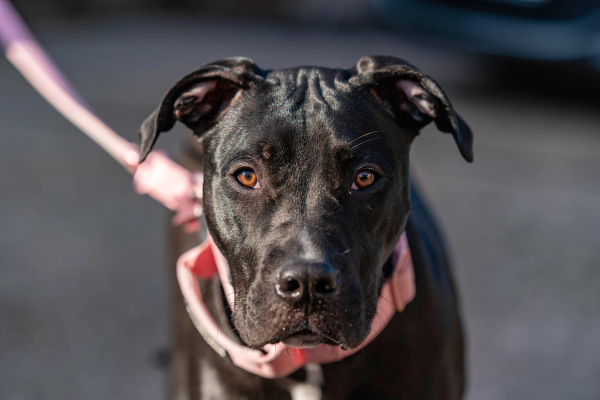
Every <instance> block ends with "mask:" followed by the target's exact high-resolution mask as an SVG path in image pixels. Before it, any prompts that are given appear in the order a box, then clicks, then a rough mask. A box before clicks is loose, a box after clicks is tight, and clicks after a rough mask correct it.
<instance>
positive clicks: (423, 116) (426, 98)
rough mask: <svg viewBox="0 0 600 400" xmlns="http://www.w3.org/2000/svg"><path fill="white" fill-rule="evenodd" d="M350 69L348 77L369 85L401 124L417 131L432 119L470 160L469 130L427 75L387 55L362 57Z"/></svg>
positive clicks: (470, 139) (446, 97)
mask: <svg viewBox="0 0 600 400" xmlns="http://www.w3.org/2000/svg"><path fill="white" fill-rule="evenodd" d="M351 72H352V75H353V77H352V78H351V80H352V81H354V82H355V83H356V84H358V85H362V86H366V87H368V88H370V89H371V90H372V92H373V94H374V95H375V96H376V97H377V99H378V100H380V101H381V102H382V103H383V104H384V105H385V107H386V108H387V109H388V111H389V112H390V113H391V114H392V115H393V116H394V117H395V118H396V119H397V120H398V122H399V123H400V124H401V125H403V126H407V127H409V128H413V129H414V130H416V131H418V130H419V129H421V128H422V127H423V126H425V125H427V124H428V123H429V122H431V121H435V124H436V126H437V127H438V129H439V130H440V131H442V132H447V133H452V136H453V137H454V140H455V141H456V144H457V145H458V148H459V149H460V152H461V154H462V156H463V157H464V158H465V159H466V160H467V161H469V162H472V161H473V134H472V133H471V129H470V128H469V126H468V125H467V123H466V122H465V121H464V120H463V119H462V118H461V117H460V116H459V115H458V114H457V113H456V112H455V111H454V109H453V108H452V104H451V103H450V100H449V99H448V96H446V93H444V91H443V90H442V88H441V87H440V85H438V84H437V83H436V82H435V81H434V80H433V79H431V78H430V77H429V76H427V75H425V74H423V73H422V72H421V71H419V70H418V69H417V68H416V67H414V66H413V65H411V64H409V63H408V62H406V61H404V60H402V59H400V58H396V57H387V56H366V57H363V58H361V59H360V60H359V61H358V63H357V64H356V66H355V67H354V68H353V69H352V71H351Z"/></svg>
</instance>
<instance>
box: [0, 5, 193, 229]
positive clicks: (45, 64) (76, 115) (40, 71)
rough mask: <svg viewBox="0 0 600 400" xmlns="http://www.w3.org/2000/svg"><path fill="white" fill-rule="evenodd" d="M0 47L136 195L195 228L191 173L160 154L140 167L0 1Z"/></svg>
mask: <svg viewBox="0 0 600 400" xmlns="http://www.w3.org/2000/svg"><path fill="white" fill-rule="evenodd" d="M0 44H2V47H3V48H4V50H5V55H6V58H7V59H8V60H9V61H10V62H11V63H12V64H13V65H14V66H15V68H17V69H18V70H19V72H21V74H22V75H23V76H24V77H25V79H27V81H29V83H30V84H31V85H32V86H33V87H34V88H35V89H36V90H37V91H38V93H40V94H41V95H42V97H44V98H45V99H46V100H47V101H48V102H49V103H50V104H51V105H52V106H53V107H54V108H55V109H56V110H57V111H58V112H60V113H61V114H62V115H63V116H64V117H65V118H67V119H68V120H69V121H71V123H73V125H75V126H76V127H77V128H79V129H80V130H81V131H82V132H83V133H85V134H86V135H87V136H88V137H89V138H90V139H92V140H93V141H94V142H96V143H97V144H98V145H100V147H102V148H103V149H104V150H106V152H107V153H108V154H110V155H111V156H112V157H113V158H114V159H115V160H117V161H118V162H119V163H120V164H121V165H122V166H123V167H124V168H125V169H126V170H127V171H129V172H130V173H132V174H135V176H134V187H135V188H136V190H137V191H138V193H140V194H147V195H149V196H151V197H153V198H154V199H156V200H158V201H159V202H160V203H162V204H163V205H165V206H166V207H167V208H169V209H171V210H173V211H175V212H176V213H177V214H176V215H175V218H174V219H173V222H174V223H176V224H182V223H185V224H186V228H187V230H188V231H190V230H194V229H196V228H197V222H196V220H197V215H198V214H199V211H200V205H199V202H198V198H197V196H196V194H197V193H199V189H198V186H197V184H196V182H195V179H194V176H193V175H192V173H191V172H190V171H188V170H186V169H185V168H183V167H181V166H179V165H177V164H176V163H174V162H173V161H171V160H170V159H169V158H168V157H167V156H166V154H165V153H161V152H154V153H153V154H152V157H151V158H149V159H148V161H149V162H145V163H144V164H143V165H141V166H140V165H138V159H139V150H138V147H137V146H136V145H134V144H133V143H130V142H128V141H126V140H125V139H123V138H122V137H121V136H119V135H117V134H116V133H115V132H114V131H113V130H112V129H110V128H109V127H108V126H107V125H106V124H105V123H104V122H102V121H101V120H100V119H99V118H98V117H97V116H96V115H95V114H94V113H93V112H92V111H91V110H90V108H89V107H88V106H86V105H85V104H84V103H83V101H82V100H81V96H79V95H78V94H77V92H76V91H75V89H73V87H71V85H70V84H69V83H68V81H67V80H66V79H65V78H64V76H63V75H62V74H61V73H60V71H59V70H58V69H57V68H56V67H55V66H54V63H53V62H52V61H51V60H50V58H49V57H48V55H47V54H46V53H45V52H44V50H42V48H41V47H40V45H39V44H38V42H37V41H36V40H35V38H34V36H33V35H32V33H31V32H30V31H29V29H28V28H27V26H26V25H25V23H24V22H23V20H22V19H21V17H20V16H19V14H18V13H17V11H16V10H15V9H14V7H13V6H12V4H11V3H10V2H9V1H7V0H0ZM136 171H137V173H136Z"/></svg>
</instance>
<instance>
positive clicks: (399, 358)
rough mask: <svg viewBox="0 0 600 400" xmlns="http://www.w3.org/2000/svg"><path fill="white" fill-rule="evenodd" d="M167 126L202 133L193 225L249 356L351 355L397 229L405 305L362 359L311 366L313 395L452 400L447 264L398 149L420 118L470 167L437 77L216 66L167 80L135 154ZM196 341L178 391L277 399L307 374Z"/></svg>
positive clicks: (391, 61) (455, 320)
mask: <svg viewBox="0 0 600 400" xmlns="http://www.w3.org/2000/svg"><path fill="white" fill-rule="evenodd" d="M177 120H179V121H181V122H183V123H184V124H185V125H187V126H188V127H189V128H191V129H192V130H193V131H194V133H195V134H196V135H197V136H198V137H200V142H201V145H202V149H203V153H204V157H205V159H204V176H205V180H204V212H205V217H206V223H207V225H208V229H209V230H210V232H211V234H212V236H213V238H214V240H215V243H216V244H217V246H218V247H219V249H220V250H221V252H222V253H223V255H224V256H225V257H226V258H227V260H228V262H229V265H230V270H231V282H232V284H233V287H234V289H235V311H234V313H233V314H232V315H231V322H229V321H227V322H224V323H223V328H224V330H225V331H232V333H231V335H232V337H235V338H237V340H240V341H242V342H243V343H245V344H246V345H247V346H249V347H252V348H261V347H262V346H264V345H266V344H268V343H275V342H279V341H282V342H284V343H286V344H288V345H290V346H293V347H314V346H316V345H319V344H331V345H341V346H342V347H344V348H349V349H352V348H355V347H357V346H359V345H360V344H361V343H362V342H363V341H364V340H365V338H366V337H367V335H368V334H369V331H370V326H371V322H372V320H373V319H374V318H375V316H376V312H377V308H376V304H377V298H378V295H379V290H380V288H381V285H382V283H383V281H384V280H385V278H386V277H387V275H388V274H389V272H390V270H391V263H390V262H389V261H388V259H389V257H390V254H391V253H392V250H393V248H394V245H395V244H396V242H397V241H398V239H399V237H400V235H401V233H402V232H403V231H404V230H405V229H406V232H407V235H408V241H409V245H410V249H411V252H412V257H413V261H414V268H415V275H416V278H415V279H416V287H417V295H416V298H415V299H414V301H413V302H412V303H410V304H409V305H408V306H407V308H406V310H405V311H404V312H403V313H402V314H397V315H396V316H395V317H394V318H393V319H392V321H391V322H390V323H389V325H388V326H387V327H386V328H385V329H384V330H383V332H382V333H381V334H380V335H379V336H378V337H377V338H376V339H375V340H374V341H373V342H372V343H370V344H369V345H368V346H367V347H366V348H365V349H364V350H363V351H361V352H359V353H357V354H356V355H354V356H351V357H349V358H346V359H344V360H343V361H340V362H337V363H332V364H325V365H323V366H322V375H323V378H324V382H323V386H322V388H323V398H325V399H375V398H377V399H459V398H461V397H462V394H463V390H464V366H463V338H462V333H461V326H460V320H459V312H458V309H457V300H456V297H455V292H454V286H453V282H452V278H451V273H450V267H449V264H448V260H447V257H446V253H445V251H444V245H443V243H442V240H441V238H440V235H439V233H438V231H437V228H436V226H435V224H434V222H433V219H432V217H431V215H430V214H429V212H428V211H427V208H426V207H425V205H424V204H423V201H422V200H421V198H420V197H419V195H418V193H417V192H416V190H415V188H414V187H413V186H412V185H410V184H409V162H408V160H409V157H408V154H409V150H410V145H411V143H412V141H413V139H414V138H415V137H416V136H417V135H418V133H419V130H420V128H422V127H423V126H424V125H426V124H428V123H429V122H431V121H434V122H435V123H436V125H437V127H438V128H439V129H440V130H441V131H444V132H449V133H452V135H453V136H454V139H455V141H456V143H457V144H458V147H459V149H460V152H461V153H462V155H463V157H464V158H465V159H467V160H468V161H472V159H473V155H472V135H471V131H470V130H469V128H468V126H467V125H466V123H465V122H464V121H463V120H462V119H461V118H460V117H459V116H458V114H456V112H455V111H454V110H453V108H452V106H451V104H450V101H449V99H448V98H447V96H446V94H445V93H444V92H443V90H442V89H441V88H440V86H439V85H438V84H437V83H435V82H434V81H433V80H432V79H431V78H429V77H428V76H427V75H425V74H423V73H421V72H420V71H419V70H418V69H416V68H415V67H414V66H412V65H410V64H408V63H407V62H406V61H404V60H401V59H398V58H393V57H382V56H372V57H364V58H362V59H361V60H360V61H359V62H358V63H357V64H356V66H355V67H354V68H352V69H349V70H346V69H327V68H319V67H299V68H290V69H281V70H261V69H259V68H258V67H257V66H256V65H255V64H254V63H253V62H252V61H251V60H249V59H246V58H232V59H226V60H221V61H217V62H214V63H211V64H208V65H205V66H203V67H202V68H200V69H199V70H197V71H195V72H193V73H192V74H190V75H188V76H186V77H184V78H183V79H182V80H181V81H179V82H178V83H177V84H176V85H175V86H174V87H173V88H172V89H171V90H170V91H169V92H168V93H167V95H166V96H165V97H164V99H163V100H162V102H161V104H160V106H159V108H158V109H157V110H156V111H155V112H154V113H153V114H152V115H151V116H150V117H149V118H148V119H147V120H146V121H145V122H144V124H143V125H142V128H141V131H140V138H141V152H142V156H141V160H143V159H144V158H145V157H146V155H147V154H148V153H149V152H150V150H151V148H152V146H153V144H154V143H155V141H156V139H157V137H158V136H159V134H160V133H161V132H163V131H168V130H169V129H171V128H172V127H173V125H174V124H175V122H176V121H177ZM411 204H412V207H411ZM409 209H410V210H411V212H410V217H409ZM215 280H216V279H215ZM211 286H212V287H213V288H214V289H213V293H215V295H214V296H213V297H214V300H215V301H216V305H213V307H214V309H213V310H211V311H212V312H213V313H214V315H215V318H218V316H219V315H223V313H224V310H225V309H226V307H225V306H224V302H223V296H222V291H221V290H220V289H219V288H220V285H219V284H218V281H217V282H216V283H215V282H212V283H210V282H204V283H203V288H205V289H206V288H208V287H211ZM317 301H318V304H317ZM283 328H285V329H283ZM194 338H195V339H193V340H192V341H190V342H188V343H193V344H192V345H190V347H189V348H188V350H189V352H190V354H191V355H192V356H191V357H192V358H191V361H190V362H189V363H188V370H187V372H186V373H185V374H186V376H187V378H186V380H187V385H189V387H190V392H189V393H190V396H191V398H222V399H242V398H243V399H279V398H288V399H289V398H290V387H293V386H294V384H295V383H298V382H302V381H304V380H305V379H306V376H307V371H305V370H300V371H297V372H296V373H294V374H292V375H291V376H290V377H288V378H284V379H272V380H270V379H264V378H261V377H258V376H255V375H253V374H250V373H248V372H246V371H244V370H242V369H239V368H238V367H236V366H234V365H233V364H231V363H230V362H229V361H228V360H226V359H222V358H220V357H219V356H218V355H216V353H214V352H213V351H212V349H211V348H210V347H208V346H207V345H206V344H205V343H204V342H203V341H202V339H201V338H200V336H199V335H198V334H197V333H194ZM308 375H310V374H308ZM180 380H181V379H180Z"/></svg>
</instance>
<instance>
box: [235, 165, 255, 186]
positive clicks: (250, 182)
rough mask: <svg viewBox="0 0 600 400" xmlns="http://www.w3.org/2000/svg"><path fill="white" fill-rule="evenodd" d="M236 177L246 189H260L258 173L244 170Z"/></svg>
mask: <svg viewBox="0 0 600 400" xmlns="http://www.w3.org/2000/svg"><path fill="white" fill-rule="evenodd" d="M235 177H236V178H237V180H238V182H239V183H241V184H242V185H244V186H246V187H249V188H252V189H260V183H258V178H257V177H256V173H255V172H254V171H252V170H251V169H243V170H241V171H238V172H237V173H236V176H235Z"/></svg>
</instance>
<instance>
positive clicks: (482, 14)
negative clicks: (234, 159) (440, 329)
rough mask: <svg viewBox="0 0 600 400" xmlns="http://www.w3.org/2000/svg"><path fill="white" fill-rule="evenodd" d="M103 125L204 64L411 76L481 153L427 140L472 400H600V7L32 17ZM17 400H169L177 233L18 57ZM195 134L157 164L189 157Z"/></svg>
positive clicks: (10, 125) (396, 2)
mask: <svg viewBox="0 0 600 400" xmlns="http://www.w3.org/2000/svg"><path fill="white" fill-rule="evenodd" d="M15 6H16V8H17V9H18V10H19V11H20V12H21V13H22V15H23V17H24V18H25V19H26V21H27V22H28V23H29V24H30V26H31V27H32V29H33V30H34V32H35V33H36V34H37V36H38V37H39V39H40V41H41V43H42V44H43V45H44V46H45V47H46V49H47V50H48V52H49V53H50V54H51V56H52V57H53V58H54V60H55V61H56V62H57V63H58V65H59V66H60V67H61V68H62V69H63V71H64V72H65V74H66V76H67V77H68V78H69V79H71V80H72V82H73V83H74V85H75V87H77V88H78V89H79V90H80V91H81V93H82V94H83V96H84V97H85V98H86V99H87V100H88V102H89V103H90V104H91V105H92V107H93V108H94V109H95V110H96V111H97V112H98V114H99V115H100V116H101V118H103V119H104V120H105V122H107V123H108V124H109V125H110V126H112V127H113V128H114V129H115V130H116V131H117V132H118V133H120V134H121V135H123V136H125V137H126V138H127V139H128V140H130V141H134V142H135V141H137V130H138V127H139V125H140V124H141V122H142V121H143V120H144V119H145V118H146V116H147V115H149V114H150V113H151V112H152V110H154V108H155V107H156V106H157V105H158V102H159V101H160V99H161V97H162V95H163V94H164V93H165V92H166V91H167V90H168V89H169V88H170V87H171V86H172V85H173V84H174V82H176V81H177V80H178V79H179V78H180V77H182V76H183V75H185V74H187V73H188V72H190V71H192V70H194V69H195V68H196V67H198V66H199V65H200V64H203V63H205V62H209V61H212V60H215V59H218V58H223V57H229V56H247V57H251V58H252V59H254V60H255V61H256V63H257V64H258V65H259V66H261V67H263V68H277V67H285V66H295V65H302V64H305V65H306V64H308V65H310V64H312V65H323V66H330V67H350V66H352V65H353V64H354V63H355V62H356V61H357V60H358V59H359V58H360V57H361V56H363V55H367V54H384V55H394V56H398V57H402V58H404V59H406V60H408V61H410V62H411V63H413V64H415V65H417V66H418V67H419V68H420V69H421V70H423V71H424V72H426V73H428V74H430V75H431V76H432V77H434V79H436V80H437V81H438V82H439V83H440V84H441V85H442V86H443V87H444V88H445V89H446V92H447V93H448V94H449V96H450V98H451V100H452V102H453V104H454V106H455V108H456V109H457V110H458V111H459V112H460V113H461V115H462V116H463V117H464V119H465V120H466V121H467V122H468V123H469V124H470V125H471V127H472V129H473V132H474V133H475V162H474V163H473V164H467V163H466V162H464V161H463V159H462V158H461V156H460V154H459V152H458V150H457V149H456V147H455V144H454V142H453V140H452V138H451V137H450V136H449V135H443V134H440V133H439V132H437V131H436V130H435V128H434V127H428V128H426V129H425V130H424V131H423V133H422V135H421V136H420V137H419V138H418V139H417V140H416V142H415V145H414V148H413V150H412V153H411V157H412V159H411V163H412V171H413V173H414V177H415V178H416V179H417V180H418V182H419V183H420V184H421V186H422V187H423V190H424V192H425V195H426V196H427V198H428V200H429V202H430V205H431V206H432V208H433V209H434V211H435V213H436V214H437V216H438V220H439V223H440V225H441V228H442V230H443V232H445V235H446V238H447V241H448V242H449V243H448V244H449V247H450V250H451V255H452V258H453V260H454V273H455V276H456V279H457V281H458V287H459V293H460V297H461V299H462V311H463V315H464V324H465V329H466V335H467V341H468V342H467V343H468V376H469V384H468V398H469V399H472V400H475V399H484V400H496V399H546V400H550V399H556V400H559V399H560V400H563V399H570V400H578V399H597V398H600V379H598V377H599V376H600V112H599V111H600V108H599V96H598V92H599V90H600V4H599V2H598V1H584V0H429V1H418V0H349V1H343V0H281V1H279V0H169V1H167V0H45V1H43V2H40V1H37V0H19V1H15ZM0 121H1V124H0V138H1V139H2V143H1V145H0V398H1V399H6V400H17V399H107V398H114V399H142V398H143V399H146V400H152V399H164V398H166V397H167V393H168V363H169V348H170V341H171V322H172V319H171V315H170V311H171V300H172V292H171V289H172V286H171V285H172V282H171V281H170V280H171V276H172V275H171V273H170V272H169V270H168V268H169V244H168V228H169V216H168V215H167V213H166V211H165V210H164V209H163V208H162V206H161V205H159V204H158V203H156V202H154V201H153V200H151V199H149V198H143V197H139V196H137V195H136V194H134V192H133V190H132V187H131V177H130V176H129V175H128V174H127V173H126V172H125V171H124V170H123V169H122V168H121V167H120V166H119V165H118V164H117V163H115V162H114V161H113V160H112V159H111V158H110V157H109V156H108V155H107V154H106V153H104V152H103V151H102V150H101V149H100V148H99V147H97V146H96V145H95V144H94V143H93V142H91V141H90V140H89V139H88V138H86V137H85V136H84V135H82V134H81V133H80V132H79V131H77V130H76V128H74V127H73V126H71V125H70V124H69V123H68V122H67V121H66V120H64V119H63V118H62V117H61V116H60V115H59V114H58V113H57V112H56V111H54V110H53V109H52V108H51V107H50V106H49V105H48V104H47V103H46V102H45V101H44V100H43V99H42V98H41V97H40V96H39V95H38V94H37V93H36V92H35V91H34V90H33V89H32V88H31V87H30V86H29V85H28V84H27V83H26V81H25V80H24V79H23V78H22V77H21V76H20V75H19V74H18V72H17V71H16V70H15V69H14V68H13V67H12V66H11V65H10V64H9V63H8V62H7V61H6V60H5V59H4V58H0ZM188 136H189V134H188V133H187V132H186V131H185V130H184V129H183V128H181V127H179V128H177V129H176V130H174V131H173V132H172V133H169V134H167V135H164V136H162V137H161V139H160V140H159V143H158V144H159V147H162V148H164V149H167V150H168V151H169V152H170V153H171V154H172V155H174V156H177V154H179V153H181V151H182V149H183V148H184V143H185V142H186V140H187V138H188Z"/></svg>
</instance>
